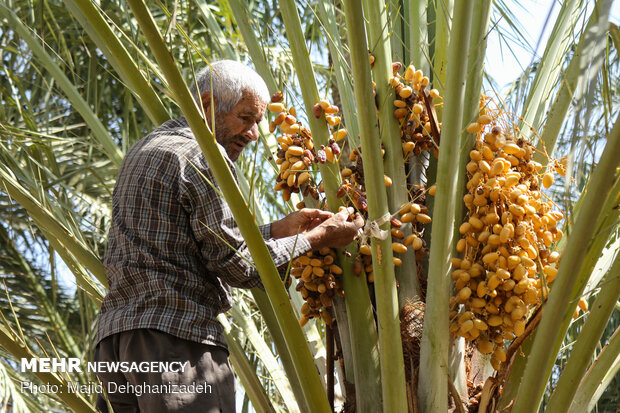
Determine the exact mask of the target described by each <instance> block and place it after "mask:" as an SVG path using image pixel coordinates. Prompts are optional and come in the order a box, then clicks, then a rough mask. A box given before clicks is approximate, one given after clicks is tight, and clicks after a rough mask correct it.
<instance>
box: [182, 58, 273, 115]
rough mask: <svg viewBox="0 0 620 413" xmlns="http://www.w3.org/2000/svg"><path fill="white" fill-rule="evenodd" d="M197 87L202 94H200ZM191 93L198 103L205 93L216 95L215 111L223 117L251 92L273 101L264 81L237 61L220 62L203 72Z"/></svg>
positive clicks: (197, 76)
mask: <svg viewBox="0 0 620 413" xmlns="http://www.w3.org/2000/svg"><path fill="white" fill-rule="evenodd" d="M196 87H197V88H198V91H199V93H196ZM190 91H191V92H192V96H194V99H196V101H197V102H200V97H201V96H202V95H203V94H204V93H205V92H211V91H213V93H212V95H213V98H214V99H215V110H216V111H217V112H221V113H226V112H230V111H231V110H232V108H233V107H234V106H235V105H236V104H237V103H239V101H240V100H241V98H242V97H243V92H250V93H252V94H254V95H256V96H258V97H259V98H262V100H263V101H264V102H269V99H270V95H269V90H268V89H267V85H266V84H265V81H264V80H263V78H262V77H260V75H259V74H258V73H256V72H255V71H254V70H252V69H251V68H250V67H248V66H246V65H244V64H243V63H240V62H236V61H234V60H219V61H217V62H213V63H211V64H210V65H209V66H207V67H205V68H204V69H202V70H200V71H199V72H198V74H196V81H195V83H194V82H192V85H191V87H190Z"/></svg>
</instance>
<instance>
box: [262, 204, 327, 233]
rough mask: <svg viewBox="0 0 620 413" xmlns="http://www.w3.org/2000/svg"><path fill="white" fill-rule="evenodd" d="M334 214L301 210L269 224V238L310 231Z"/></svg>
mask: <svg viewBox="0 0 620 413" xmlns="http://www.w3.org/2000/svg"><path fill="white" fill-rule="evenodd" d="M333 215H334V214H333V213H331V212H329V211H321V210H320V209H312V208H303V209H301V210H299V211H295V212H293V213H292V214H290V215H287V216H286V217H284V218H282V219H281V220H279V221H275V222H272V223H271V236H272V237H273V238H284V237H289V236H291V235H296V234H300V233H302V232H303V233H305V232H307V231H311V230H313V229H314V228H316V227H317V226H319V225H320V224H321V223H323V222H325V220H327V219H329V218H331V217H332V216H333Z"/></svg>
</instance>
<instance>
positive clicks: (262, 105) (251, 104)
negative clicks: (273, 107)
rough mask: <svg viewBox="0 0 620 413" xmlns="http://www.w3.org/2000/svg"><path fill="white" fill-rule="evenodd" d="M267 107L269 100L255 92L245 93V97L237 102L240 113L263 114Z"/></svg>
mask: <svg viewBox="0 0 620 413" xmlns="http://www.w3.org/2000/svg"><path fill="white" fill-rule="evenodd" d="M266 107H267V102H264V101H263V100H262V99H261V98H260V97H259V96H257V95H256V94H255V93H247V92H245V93H244V94H243V98H241V100H240V101H239V103H238V104H237V109H238V111H239V113H240V114H248V115H257V116H262V114H263V113H264V112H265V109H266Z"/></svg>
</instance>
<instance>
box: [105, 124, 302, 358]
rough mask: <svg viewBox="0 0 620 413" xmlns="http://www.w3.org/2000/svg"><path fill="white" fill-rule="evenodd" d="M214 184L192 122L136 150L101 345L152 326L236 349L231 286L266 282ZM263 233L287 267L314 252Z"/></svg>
mask: <svg viewBox="0 0 620 413" xmlns="http://www.w3.org/2000/svg"><path fill="white" fill-rule="evenodd" d="M220 150H221V151H222V152H223V153H224V155H225V151H224V149H223V148H222V147H220ZM225 158H226V160H227V161H228V163H229V165H230V167H231V169H232V170H233V173H234V166H233V164H232V162H231V161H230V159H229V158H228V157H227V156H226V155H225ZM210 183H213V185H216V184H215V179H214V178H213V175H212V173H211V171H210V170H209V167H208V166H207V164H206V160H205V157H204V155H203V154H202V152H201V150H200V147H199V146H198V143H197V142H196V140H195V139H194V136H193V134H192V132H191V130H190V128H189V126H188V124H187V121H186V120H185V119H184V118H179V119H174V120H170V121H168V122H166V123H164V124H163V125H161V126H159V127H158V128H157V129H155V130H154V131H153V132H151V133H150V134H149V135H147V136H146V137H145V138H143V139H142V140H140V141H139V142H138V143H136V144H135V145H134V146H133V147H132V148H131V149H130V150H129V152H128V153H127V156H125V159H124V161H123V165H122V166H121V169H120V172H119V175H118V179H117V182H116V186H115V188H114V196H113V209H112V225H111V228H110V234H109V243H108V249H107V253H106V255H105V259H104V265H105V267H106V271H107V276H108V281H109V284H110V291H109V292H108V294H107V295H106V297H105V298H104V300H103V303H102V305H101V310H100V312H99V318H98V330H97V336H96V340H95V342H96V343H98V342H99V341H100V340H102V339H103V338H105V337H107V336H109V335H111V334H115V333H119V332H122V331H127V330H133V329H139V328H151V329H156V330H160V331H164V332H166V333H168V334H172V335H174V336H177V337H180V338H183V339H186V340H192V341H196V342H200V343H205V344H211V345H219V346H223V347H226V343H225V341H224V338H223V336H222V326H221V325H220V324H219V322H218V321H217V319H216V317H217V315H218V314H219V313H222V312H224V311H227V310H228V309H230V307H231V291H230V286H233V287H240V288H253V287H262V284H261V281H260V278H259V275H258V272H257V271H256V269H255V268H254V267H253V265H252V264H251V261H252V259H251V256H250V254H249V252H248V248H247V245H246V244H245V242H244V240H243V237H242V236H241V233H240V231H239V229H238V228H237V225H236V224H235V221H234V219H233V216H232V212H231V211H230V209H229V207H228V204H227V203H226V201H225V200H224V199H223V198H222V197H220V196H219V195H218V193H217V192H216V190H215V189H214V188H213V187H212V186H211V184H210ZM216 187H217V185H216ZM260 230H261V233H262V234H263V237H264V238H265V240H266V243H267V246H268V248H269V250H270V253H271V256H272V257H273V259H274V261H275V264H276V266H277V267H281V266H284V264H286V263H288V261H289V260H290V259H291V257H296V256H299V255H301V254H304V253H306V252H308V251H310V249H311V248H310V244H309V243H308V241H307V240H306V239H305V237H303V236H299V237H297V236H291V237H287V238H281V239H278V240H275V239H273V238H271V236H270V235H271V225H264V226H261V227H260ZM231 246H232V247H234V248H235V249H236V250H237V251H235V250H233V249H232V248H231ZM242 255H243V256H244V257H245V259H244V258H243V257H242ZM248 261H250V262H248ZM284 268H286V267H284Z"/></svg>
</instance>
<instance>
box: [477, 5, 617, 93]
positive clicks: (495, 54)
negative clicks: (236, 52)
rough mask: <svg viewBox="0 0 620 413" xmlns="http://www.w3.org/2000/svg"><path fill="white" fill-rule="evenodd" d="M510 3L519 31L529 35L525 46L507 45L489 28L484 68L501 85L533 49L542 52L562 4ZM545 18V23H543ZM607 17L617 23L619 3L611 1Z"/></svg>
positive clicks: (517, 71)
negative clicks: (609, 12)
mask: <svg viewBox="0 0 620 413" xmlns="http://www.w3.org/2000/svg"><path fill="white" fill-rule="evenodd" d="M512 3H517V4H518V6H514V7H513V8H512V9H511V10H512V12H513V13H514V14H515V16H516V19H517V21H518V22H519V23H520V24H521V25H522V26H523V29H522V32H523V34H524V35H525V37H526V38H527V39H528V46H529V48H528V49H525V48H523V47H522V46H521V45H520V44H518V43H516V42H511V43H510V44H509V45H506V43H503V42H500V39H499V36H498V35H497V31H496V30H491V32H490V33H489V38H488V42H487V53H486V56H487V59H486V61H485V69H486V70H487V72H488V73H489V74H490V75H491V76H492V77H493V78H494V79H495V81H496V82H497V85H498V86H499V87H500V89H501V88H502V87H505V86H506V85H507V84H509V83H510V82H512V81H514V80H515V79H516V78H517V77H518V76H519V75H520V74H521V72H522V71H523V69H524V68H525V67H526V66H527V65H529V64H530V63H531V61H532V60H533V57H534V56H533V54H532V53H533V52H532V51H533V50H534V49H536V58H538V57H540V55H541V54H542V53H543V51H544V47H545V45H546V43H547V39H548V38H549V34H550V33H551V30H552V28H553V23H554V22H555V19H556V18H557V15H558V13H559V11H560V7H561V6H560V5H559V2H558V1H557V0H555V1H554V0H520V1H516V2H512ZM586 3H587V4H588V8H589V9H591V7H592V5H593V4H594V1H593V0H586ZM547 20H548V23H547V24H545V22H546V21H547ZM610 20H611V21H612V22H613V23H615V24H616V25H620V4H619V2H617V1H616V2H614V4H613V5H612V9H611V18H610ZM498 24H499V25H502V26H504V25H505V24H506V23H505V22H501V21H500V22H499V23H498ZM537 45H538V48H536V46H537ZM507 46H510V47H511V49H512V51H513V52H514V55H513V54H512V53H510V52H509V51H508V47H507Z"/></svg>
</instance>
